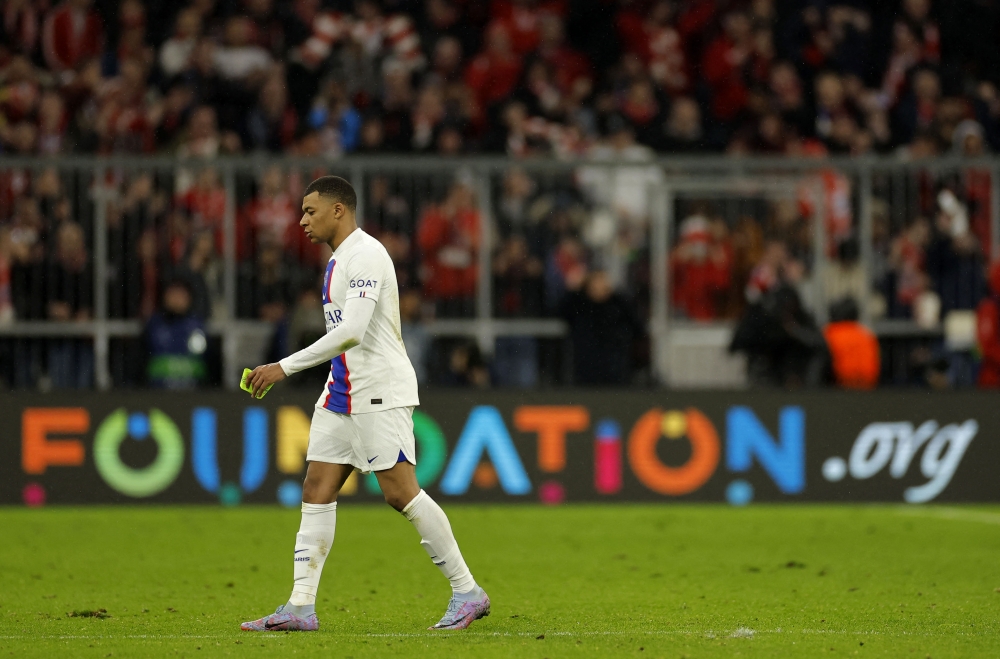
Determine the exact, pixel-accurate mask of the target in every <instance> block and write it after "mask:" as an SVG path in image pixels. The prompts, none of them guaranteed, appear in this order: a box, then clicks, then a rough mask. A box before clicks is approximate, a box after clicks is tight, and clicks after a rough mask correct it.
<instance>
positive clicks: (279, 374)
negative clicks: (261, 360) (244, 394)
mask: <svg viewBox="0 0 1000 659" xmlns="http://www.w3.org/2000/svg"><path fill="white" fill-rule="evenodd" d="M286 377H287V376H286V375H285V371H283V370H282V368H281V364H264V365H263V366H258V367H257V368H255V369H254V370H252V371H250V377H248V378H247V382H248V383H249V384H250V395H251V396H253V397H254V398H261V397H262V394H263V393H264V390H265V389H267V387H268V385H271V384H274V383H275V382H281V381H282V380H284V379H285V378H286Z"/></svg>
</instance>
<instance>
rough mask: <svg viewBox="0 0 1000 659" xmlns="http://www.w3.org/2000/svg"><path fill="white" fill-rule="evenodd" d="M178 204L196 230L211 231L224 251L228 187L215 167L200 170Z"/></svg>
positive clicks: (218, 249)
mask: <svg viewBox="0 0 1000 659" xmlns="http://www.w3.org/2000/svg"><path fill="white" fill-rule="evenodd" d="M177 205H178V207H179V208H182V209H183V210H184V211H185V212H186V213H187V215H188V216H189V217H190V218H191V222H192V224H193V225H194V227H193V228H194V230H195V231H206V230H207V231H211V232H212V235H213V236H214V237H215V249H216V250H217V252H218V253H219V254H221V253H222V241H223V236H222V226H223V222H225V216H226V189H225V188H224V187H222V183H221V181H219V173H218V172H217V171H216V170H215V168H214V167H206V168H205V169H203V170H201V171H200V172H198V177H197V179H196V180H195V184H194V185H193V186H191V188H190V189H188V191H187V192H185V193H184V194H183V195H181V196H180V197H179V198H178V199H177Z"/></svg>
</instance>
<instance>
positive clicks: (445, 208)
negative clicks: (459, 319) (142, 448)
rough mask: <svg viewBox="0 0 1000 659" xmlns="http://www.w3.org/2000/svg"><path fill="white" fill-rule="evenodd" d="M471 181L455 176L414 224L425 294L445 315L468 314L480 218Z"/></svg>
mask: <svg viewBox="0 0 1000 659" xmlns="http://www.w3.org/2000/svg"><path fill="white" fill-rule="evenodd" d="M475 203H476V200H475V196H474V195H473V192H472V189H471V187H470V184H469V183H467V182H465V181H464V180H457V181H456V182H455V183H454V184H453V185H452V186H451V189H450V190H449V191H448V194H447V196H446V197H445V199H444V201H443V202H442V203H440V204H436V205H433V206H430V207H428V208H427V210H425V211H424V213H423V215H422V216H421V218H420V222H419V223H418V226H417V244H418V245H419V247H420V252H421V255H422V259H423V266H422V272H421V279H422V281H423V285H424V296H425V297H426V298H427V299H428V300H432V301H434V302H435V303H436V305H437V310H438V313H439V314H441V315H444V316H456V315H458V316H470V315H472V311H473V301H474V296H475V293H476V281H477V279H478V271H477V261H478V257H479V253H478V250H479V240H480V231H481V227H480V224H481V219H480V215H479V211H478V210H477V209H476V205H475Z"/></svg>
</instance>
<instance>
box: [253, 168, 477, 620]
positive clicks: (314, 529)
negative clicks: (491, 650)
mask: <svg viewBox="0 0 1000 659" xmlns="http://www.w3.org/2000/svg"><path fill="white" fill-rule="evenodd" d="M356 208H357V195H356V194H355V192H354V188H352V187H351V185H350V184H349V183H348V182H347V181H345V180H344V179H342V178H339V177H337V176H323V177H321V178H318V179H316V180H315V181H313V182H312V183H310V184H309V187H307V188H306V191H305V195H304V196H303V198H302V219H301V220H300V221H299V224H300V225H301V226H302V228H303V230H304V231H305V234H306V236H308V237H309V239H310V241H312V242H313V243H314V244H319V243H326V244H328V245H330V247H331V248H332V249H333V256H331V257H330V261H329V263H327V265H326V273H325V275H324V277H323V290H322V295H323V315H324V316H325V318H326V335H325V336H323V337H322V338H321V339H319V340H318V341H316V342H315V343H314V344H312V345H311V346H309V347H307V348H304V349H302V350H300V351H299V352H297V353H295V354H294V355H291V356H289V357H286V358H285V359H282V360H281V361H280V362H278V363H276V364H265V365H263V366H258V367H257V368H255V369H254V370H253V372H252V374H251V375H250V377H249V378H248V380H249V384H250V386H251V395H253V396H254V397H255V398H259V397H261V396H263V393H264V390H265V388H266V387H268V386H269V385H271V384H273V383H275V382H280V381H281V380H284V379H285V378H286V377H288V376H289V375H292V374H293V373H298V372H299V371H302V370H304V369H307V368H310V367H312V366H316V365H317V364H320V363H323V362H325V361H328V360H329V361H330V362H331V364H332V366H331V368H330V376H329V377H328V378H327V381H326V387H325V388H324V389H323V393H322V394H321V395H320V397H319V401H317V403H316V410H315V411H314V412H313V418H312V425H311V426H310V430H309V448H308V451H307V455H306V460H307V461H308V468H307V469H306V478H305V482H304V483H303V485H302V523H301V526H300V527H299V532H298V535H296V536H295V552H294V558H293V571H294V577H295V582H294V585H293V586H292V594H291V597H289V599H288V602H287V603H286V604H283V605H281V606H279V607H278V609H277V611H275V612H274V613H272V614H271V615H268V616H264V617H263V618H260V619H259V620H254V621H251V622H245V623H243V624H242V625H241V626H240V627H241V629H243V630H245V631H295V630H297V631H315V630H316V629H318V628H319V620H318V619H317V618H316V591H317V590H318V588H319V579H320V575H321V574H322V572H323V564H324V563H325V562H326V558H327V555H328V554H329V553H330V548H331V547H332V546H333V535H334V528H335V526H336V521H337V494H338V493H339V492H340V488H341V487H343V485H344V482H345V481H347V477H348V476H350V475H351V472H353V471H354V469H355V468H357V469H359V470H360V471H361V472H362V473H368V472H369V471H374V472H375V476H376V478H378V484H379V486H380V487H381V488H382V493H383V494H384V495H385V501H386V503H388V504H389V505H390V506H392V507H393V508H395V509H396V510H398V511H399V512H401V513H402V514H403V516H404V517H406V519H408V520H409V521H410V523H412V524H413V526H414V528H416V529H417V533H419V534H420V544H421V545H423V547H424V549H425V550H427V553H428V554H430V557H431V560H432V561H433V562H434V565H436V566H438V568H440V570H441V572H442V574H444V576H445V577H447V579H448V581H450V582H451V587H452V591H453V594H452V597H451V601H449V602H448V609H447V611H446V612H445V614H444V617H442V618H441V620H439V621H438V623H437V624H436V625H434V626H433V627H431V628H430V629H465V628H466V627H468V626H469V625H470V624H472V622H473V621H474V620H478V619H479V618H482V617H484V616H487V615H489V613H490V598H489V597H487V595H486V593H485V591H483V589H482V588H480V587H479V585H478V584H477V583H476V580H475V579H473V578H472V573H471V572H469V568H468V567H467V566H466V564H465V559H464V558H462V552H461V551H460V550H459V548H458V543H457V542H456V541H455V536H454V534H453V533H452V530H451V524H449V522H448V517H447V516H446V515H445V514H444V511H443V510H441V507H440V506H438V505H437V503H435V502H434V500H433V499H431V497H430V496H429V495H428V494H427V493H426V492H424V491H423V490H422V489H420V486H419V485H418V484H417V478H416V475H415V472H414V465H415V464H416V455H415V452H414V439H413V418H412V415H413V408H414V406H416V405H418V404H419V401H418V400H417V378H416V374H415V373H414V372H413V366H412V365H411V364H410V361H409V359H408V358H407V356H406V351H405V350H404V348H403V339H402V337H401V336H400V328H399V290H398V287H397V285H396V271H395V268H394V267H393V265H392V259H391V258H390V257H389V254H388V253H387V252H386V251H385V248H384V247H382V245H381V243H379V242H378V241H377V240H375V239H374V238H372V237H371V236H369V235H368V234H367V233H365V232H364V231H362V230H361V229H359V228H358V225H357V221H356V219H355V215H354V213H355V210H356Z"/></svg>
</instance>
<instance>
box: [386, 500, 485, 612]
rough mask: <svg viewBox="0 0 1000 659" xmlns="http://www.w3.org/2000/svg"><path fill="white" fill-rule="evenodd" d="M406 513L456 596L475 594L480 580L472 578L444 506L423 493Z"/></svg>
mask: <svg viewBox="0 0 1000 659" xmlns="http://www.w3.org/2000/svg"><path fill="white" fill-rule="evenodd" d="M402 513H403V516H404V517H406V519H408V520H410V522H411V523H412V524H413V526H414V528H416V529H417V533H419V534H420V544H421V545H423V547H424V549H425V550H426V551H427V553H428V554H429V555H430V557H431V560H432V561H433V562H434V565H437V566H438V568H439V569H440V570H441V574H443V575H444V576H445V577H447V579H448V581H450V582H451V589H452V590H453V591H454V592H455V594H458V595H461V594H465V593H468V592H470V591H472V590H473V589H474V588H475V587H476V580H475V579H473V578H472V573H471V572H469V567H468V566H467V565H466V564H465V559H464V558H462V552H461V551H460V550H459V548H458V543H457V542H455V534H454V533H452V531H451V524H449V523H448V516H447V515H445V514H444V511H443V510H441V506H439V505H437V504H436V503H435V502H434V499H432V498H430V496H428V494H427V493H426V492H424V491H423V490H420V494H418V495H417V496H415V497H413V501H411V502H410V503H408V504H406V507H405V508H403V510H402Z"/></svg>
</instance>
